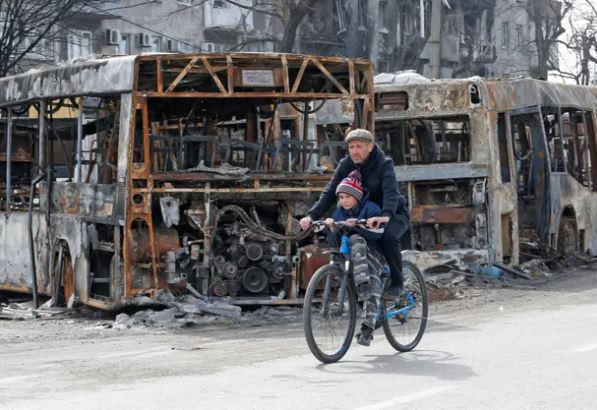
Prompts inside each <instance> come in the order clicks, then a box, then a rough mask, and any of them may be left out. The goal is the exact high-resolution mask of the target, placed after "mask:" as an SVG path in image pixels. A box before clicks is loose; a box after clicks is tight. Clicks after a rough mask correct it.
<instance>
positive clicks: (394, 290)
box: [386, 285, 404, 299]
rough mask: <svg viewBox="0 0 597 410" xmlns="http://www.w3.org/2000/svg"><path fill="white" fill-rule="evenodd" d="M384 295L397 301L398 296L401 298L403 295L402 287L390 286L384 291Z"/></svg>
mask: <svg viewBox="0 0 597 410" xmlns="http://www.w3.org/2000/svg"><path fill="white" fill-rule="evenodd" d="M386 294H387V295H388V296H391V297H393V298H395V299H398V298H399V297H400V296H402V295H403V294H404V289H403V288H402V286H398V285H390V286H388V288H387V289H386Z"/></svg>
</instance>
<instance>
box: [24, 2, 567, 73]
mask: <svg viewBox="0 0 597 410" xmlns="http://www.w3.org/2000/svg"><path fill="white" fill-rule="evenodd" d="M532 1H535V0H402V1H396V0H322V1H319V2H317V4H316V5H315V6H314V7H313V8H312V9H311V10H310V11H309V13H308V14H307V15H306V16H305V17H304V18H303V19H302V21H301V23H300V24H299V25H298V29H297V36H296V41H295V43H294V48H293V51H294V52H297V53H304V54H319V55H340V56H346V57H363V58H369V59H370V60H372V62H373V63H374V69H375V71H376V72H395V71H401V70H413V69H414V70H416V71H417V72H419V73H421V74H423V75H425V76H426V77H431V78H434V77H435V78H459V77H470V76H473V75H480V76H489V77H509V76H529V75H534V74H536V71H537V70H536V68H537V66H538V60H537V55H538V54H537V48H536V41H535V31H536V30H535V21H537V19H536V18H533V15H532V12H531V8H530V6H529V4H530V3H531V2H532ZM549 2H550V4H557V1H555V0H549ZM239 5H240V6H239ZM285 5H286V3H285V2H284V1H280V2H279V3H265V2H262V1H260V0H236V1H235V2H233V3H230V2H228V1H227V0H206V1H202V0H164V1H155V2H151V3H139V2H138V0H122V1H117V2H116V3H112V5H111V6H106V7H104V8H103V10H99V9H98V10H94V9H90V10H88V11H87V12H86V13H82V14H80V15H77V16H76V17H74V18H72V19H71V20H70V21H69V22H67V24H66V27H64V28H63V30H62V31H61V34H60V35H59V36H56V39H57V41H52V42H49V41H46V42H43V44H40V46H39V47H38V48H41V49H43V50H44V51H43V53H38V55H37V57H36V55H33V54H35V53H32V57H31V59H30V60H31V61H30V62H29V65H36V64H37V65H39V64H53V63H56V62H58V61H61V60H73V59H77V58H84V57H88V56H91V55H97V54H101V55H114V54H138V53H147V52H197V51H206V52H220V51H259V52H267V51H279V50H280V43H281V40H282V36H283V34H284V27H283V23H282V20H281V19H279V18H276V17H275V16H273V14H280V15H284V14H285V13H286V14H288V12H289V10H290V9H289V8H288V7H287V6H285ZM268 7H270V8H271V10H270V11H271V13H268V12H267V11H268ZM256 9H257V10H263V11H264V12H258V11H256ZM541 18H542V19H557V18H558V16H557V13H555V14H553V13H552V14H551V15H550V14H549V13H546V14H545V15H544V16H543V17H541ZM40 56H43V58H41V57H40Z"/></svg>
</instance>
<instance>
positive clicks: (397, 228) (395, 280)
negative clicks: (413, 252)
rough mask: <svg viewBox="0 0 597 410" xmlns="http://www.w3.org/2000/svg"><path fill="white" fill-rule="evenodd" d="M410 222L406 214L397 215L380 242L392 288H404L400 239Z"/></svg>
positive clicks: (388, 225)
mask: <svg viewBox="0 0 597 410" xmlns="http://www.w3.org/2000/svg"><path fill="white" fill-rule="evenodd" d="M409 227H410V221H409V219H408V216H406V215H404V214H397V215H396V216H394V217H393V218H391V219H390V222H389V223H388V224H387V225H386V226H385V230H384V233H383V236H382V237H381V240H380V245H381V250H382V252H383V255H384V256H385V258H386V261H387V262H388V266H389V267H390V275H391V278H392V281H391V285H392V286H400V287H401V286H402V284H403V281H404V280H403V277H402V255H401V254H400V251H401V249H400V238H401V237H402V235H404V233H405V232H407V231H408V229H409Z"/></svg>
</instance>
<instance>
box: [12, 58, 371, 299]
mask: <svg viewBox="0 0 597 410" xmlns="http://www.w3.org/2000/svg"><path fill="white" fill-rule="evenodd" d="M331 100H333V101H335V103H338V106H339V107H341V110H342V111H343V112H344V113H345V114H347V113H348V115H349V116H350V118H352V119H351V122H352V123H351V124H350V125H351V126H359V127H363V128H368V129H373V116H372V110H373V84H372V70H371V66H370V64H369V62H367V61H365V60H351V59H345V58H334V57H316V56H301V55H290V54H286V55H285V54H259V53H236V54H234V53H231V54H229V53H226V54H180V55H179V54H155V55H141V56H124V57H111V58H106V59H98V60H88V61H81V62H76V63H72V64H65V65H61V66H58V67H55V68H48V69H44V70H38V71H31V72H27V73H24V74H21V75H16V76H12V77H7V78H3V79H0V108H1V110H2V114H1V119H0V145H1V147H2V152H1V153H0V181H1V183H2V186H1V189H0V192H1V193H0V198H1V204H0V206H1V210H2V214H3V215H2V217H1V218H0V259H1V260H2V263H1V264H0V291H2V290H3V291H16V292H27V293H29V292H32V293H33V294H34V297H35V296H36V295H37V294H45V295H48V296H51V298H52V303H55V304H60V303H67V302H69V301H71V302H74V301H77V300H78V301H80V302H81V303H84V304H86V305H90V306H94V307H99V308H103V309H111V308H114V307H117V306H120V305H122V304H125V303H128V302H130V301H131V300H133V299H134V298H135V297H136V296H139V295H149V296H155V295H156V294H157V293H158V291H159V290H160V289H166V288H168V289H171V290H173V291H177V290H178V291H183V290H184V288H185V287H187V285H190V286H192V287H193V288H194V289H195V290H198V291H199V292H201V293H202V294H205V295H211V296H214V297H218V296H221V297H224V296H225V297H232V298H233V299H232V300H233V302H236V303H288V302H292V301H295V302H296V298H297V297H298V296H299V292H300V288H301V286H304V284H305V282H306V280H307V279H308V278H307V276H308V275H309V270H312V269H313V266H314V265H313V263H312V262H313V261H312V260H306V261H305V263H303V264H302V266H301V263H300V260H301V257H300V256H301V252H300V250H299V248H298V247H299V246H301V244H302V242H301V240H302V239H303V235H304V234H303V233H301V232H300V231H299V229H298V218H300V217H301V216H302V215H304V214H305V212H306V210H307V209H308V207H309V205H310V204H311V202H312V201H313V200H314V199H315V198H316V196H317V195H318V192H319V191H321V189H322V188H323V186H324V185H325V183H326V182H327V180H328V179H329V173H326V171H328V169H327V168H326V167H325V166H323V167H322V166H320V162H321V161H320V159H321V157H322V156H325V155H322V153H321V152H320V148H321V147H319V145H318V144H317V135H316V132H315V126H314V122H313V121H314V120H313V119H314V118H316V117H317V115H318V112H319V110H320V109H321V107H323V106H324V105H325V104H326V102H327V101H331ZM343 131H344V130H343V129H338V133H339V134H341V133H342V132H343ZM307 259H308V258H307Z"/></svg>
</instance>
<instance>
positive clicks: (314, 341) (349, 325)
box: [303, 265, 357, 363]
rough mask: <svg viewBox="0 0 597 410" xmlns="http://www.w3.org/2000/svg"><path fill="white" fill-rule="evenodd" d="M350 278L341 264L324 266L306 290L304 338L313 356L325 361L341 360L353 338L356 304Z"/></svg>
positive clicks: (316, 273)
mask: <svg viewBox="0 0 597 410" xmlns="http://www.w3.org/2000/svg"><path fill="white" fill-rule="evenodd" d="M348 279H349V276H348V275H347V274H346V273H345V272H344V271H343V270H342V269H340V268H339V267H338V266H335V265H326V266H322V267H321V268H319V269H318V270H317V272H315V274H314V275H313V277H312V278H311V281H310V282H309V286H308V287H307V291H306V293H305V302H304V309H303V315H304V327H305V338H306V339H307V344H308V345H309V349H311V353H313V356H315V357H316V358H317V359H318V360H319V361H320V362H322V363H333V362H337V361H338V360H340V359H341V358H342V357H343V356H344V355H345V354H346V352H347V351H348V348H349V346H350V343H351V342H352V336H353V334H354V328H355V322H356V310H357V307H356V297H355V293H354V292H355V290H354V287H353V286H351V284H349V283H348Z"/></svg>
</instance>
